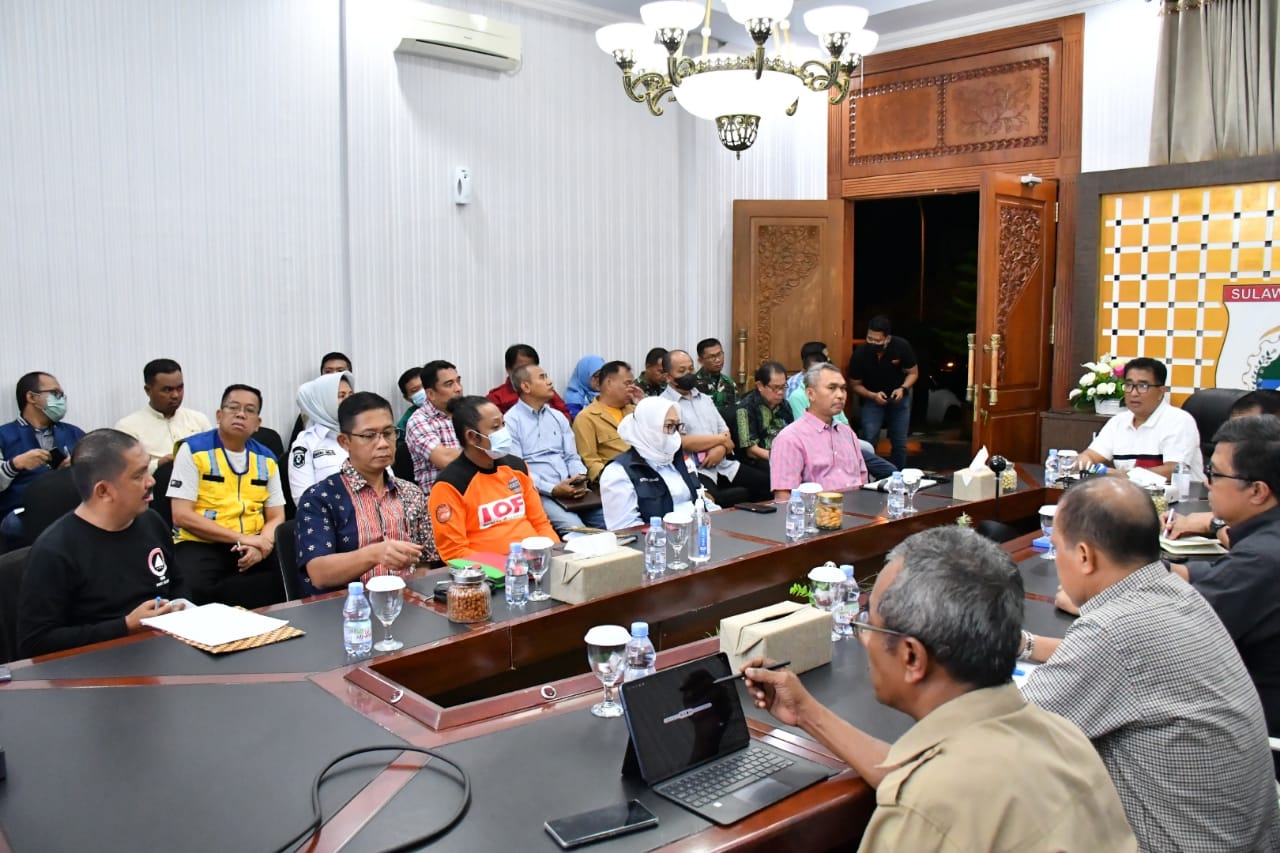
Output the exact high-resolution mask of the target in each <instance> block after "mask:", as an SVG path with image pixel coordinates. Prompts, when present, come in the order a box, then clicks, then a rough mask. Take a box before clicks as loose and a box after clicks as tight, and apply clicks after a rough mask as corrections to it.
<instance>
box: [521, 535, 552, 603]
mask: <svg viewBox="0 0 1280 853" xmlns="http://www.w3.org/2000/svg"><path fill="white" fill-rule="evenodd" d="M520 545H521V547H523V548H524V561H525V565H526V566H528V568H529V580H530V581H532V582H533V584H532V586H530V588H529V600H530V601H546V600H547V599H549V598H551V594H550V593H549V592H547V591H546V590H545V589H543V588H542V576H543V575H545V574H546V573H547V569H549V568H551V540H550V539H548V538H547V537H545V536H530V537H528V538H527V539H525V540H524V541H523V542H521V543H520Z"/></svg>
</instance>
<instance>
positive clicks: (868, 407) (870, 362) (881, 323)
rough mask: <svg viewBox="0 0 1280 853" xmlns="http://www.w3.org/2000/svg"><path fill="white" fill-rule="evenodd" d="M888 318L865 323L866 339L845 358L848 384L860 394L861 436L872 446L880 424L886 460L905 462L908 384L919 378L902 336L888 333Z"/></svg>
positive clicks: (898, 464)
mask: <svg viewBox="0 0 1280 853" xmlns="http://www.w3.org/2000/svg"><path fill="white" fill-rule="evenodd" d="M891 329H892V326H891V325H890V323H889V318H888V317H886V316H884V315H883V314H878V315H876V316H875V317H872V318H871V322H870V323H868V324H867V342H866V343H865V344H862V345H861V346H859V347H858V348H857V349H855V350H854V351H853V355H852V356H851V357H850V358H849V370H848V374H849V384H850V387H851V388H852V389H853V392H854V393H855V394H857V395H858V396H859V397H861V398H862V401H861V402H862V437H863V438H865V439H866V440H867V441H869V442H871V444H872V446H875V444H876V443H877V442H879V441H880V428H881V427H885V428H887V430H888V432H889V442H890V444H892V445H893V449H892V451H890V453H889V461H890V462H892V463H893V464H894V466H896V467H898V468H905V467H906V465H907V429H908V427H909V426H910V424H911V386H912V385H915V384H916V380H917V379H919V378H920V368H919V367H917V365H916V354H915V351H914V350H912V349H911V344H909V343H907V340H906V338H900V337H896V336H894V335H890V334H889V332H890V330H891Z"/></svg>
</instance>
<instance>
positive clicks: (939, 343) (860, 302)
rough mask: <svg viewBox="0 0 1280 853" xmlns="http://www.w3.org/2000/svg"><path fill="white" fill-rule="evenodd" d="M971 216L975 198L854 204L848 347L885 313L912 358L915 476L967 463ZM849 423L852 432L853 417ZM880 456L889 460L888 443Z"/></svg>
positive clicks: (974, 290)
mask: <svg viewBox="0 0 1280 853" xmlns="http://www.w3.org/2000/svg"><path fill="white" fill-rule="evenodd" d="M978 216H979V195H978V193H976V192H969V193H956V194H946V195H943V194H931V195H927V196H915V197H903V198H887V199H876V200H870V201H858V202H857V204H856V207H855V212H854V275H853V281H854V293H853V335H854V344H855V346H856V345H857V344H859V343H861V342H862V339H863V336H865V335H866V331H867V322H868V321H869V320H870V319H871V318H872V317H874V316H876V315H877V314H885V315H887V316H888V317H889V318H890V320H891V321H892V323H893V334H894V335H899V336H901V337H903V338H906V339H907V340H908V341H909V342H910V343H911V346H912V348H913V349H914V350H915V353H916V358H917V360H918V362H919V366H920V378H919V380H918V381H917V383H916V386H915V387H916V393H915V394H914V398H913V400H912V407H911V428H910V437H909V439H908V445H907V458H908V461H909V464H911V465H912V466H914V467H917V468H925V469H932V470H951V469H954V468H961V467H964V465H965V464H967V463H968V461H969V459H970V455H971V454H970V442H971V439H972V432H973V431H972V420H971V417H972V409H971V407H970V406H969V405H967V404H966V403H965V399H964V397H965V383H966V379H967V366H968V346H967V343H966V335H968V334H969V333H971V332H973V331H974V328H975V324H976V318H977V295H978ZM848 356H849V354H848V353H845V354H844V358H845V361H846V362H847V361H848ZM850 396H851V400H854V401H856V400H859V399H860V398H858V397H856V395H850ZM850 419H851V420H852V422H853V424H854V426H855V428H856V427H857V425H858V424H859V420H858V417H857V414H856V411H854V412H850ZM878 450H879V452H880V453H881V455H887V454H888V450H889V442H888V438H887V437H883V436H882V437H881V438H880V441H879V444H878Z"/></svg>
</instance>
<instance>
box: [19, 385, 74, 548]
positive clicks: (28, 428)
mask: <svg viewBox="0 0 1280 853" xmlns="http://www.w3.org/2000/svg"><path fill="white" fill-rule="evenodd" d="M15 396H16V397H17V402H18V411H19V412H20V413H21V414H19V416H18V418H17V419H16V420H12V421H10V422H9V423H7V424H4V425H3V426H0V535H2V536H3V537H4V540H5V543H6V545H7V547H9V548H20V547H22V546H23V545H26V544H29V543H28V542H27V541H26V538H25V536H24V535H23V532H22V516H21V514H19V513H15V512H14V510H15V509H17V508H18V507H20V506H22V498H23V496H24V495H25V494H26V491H27V486H29V485H30V484H31V481H32V480H34V479H35V478H36V477H39V476H40V475H41V474H47V473H49V472H50V471H52V470H53V469H55V468H60V467H62V466H64V465H68V464H70V462H71V451H72V450H73V449H74V448H75V446H76V443H77V442H79V441H80V439H81V437H82V436H83V435H84V430H82V429H80V427H78V426H75V425H74V424H68V423H63V422H62V418H63V417H64V416H65V415H66V414H67V395H66V393H65V392H64V391H63V390H62V386H61V385H60V384H58V380H57V378H56V377H54V376H52V375H51V374H48V373H41V372H39V371H36V372H32V373H27V374H25V375H24V376H23V377H22V378H21V379H19V380H18V385H17V388H16V389H15Z"/></svg>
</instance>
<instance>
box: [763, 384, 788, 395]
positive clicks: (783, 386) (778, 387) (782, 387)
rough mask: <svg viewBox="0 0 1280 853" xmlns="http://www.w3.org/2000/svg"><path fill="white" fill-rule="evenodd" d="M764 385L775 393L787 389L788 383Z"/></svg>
mask: <svg viewBox="0 0 1280 853" xmlns="http://www.w3.org/2000/svg"><path fill="white" fill-rule="evenodd" d="M764 387H766V388H768V389H769V390H770V391H772V392H773V393H775V394H781V393H782V392H783V391H785V390H787V383H785V382H784V383H782V384H781V385H766V386H764Z"/></svg>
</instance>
